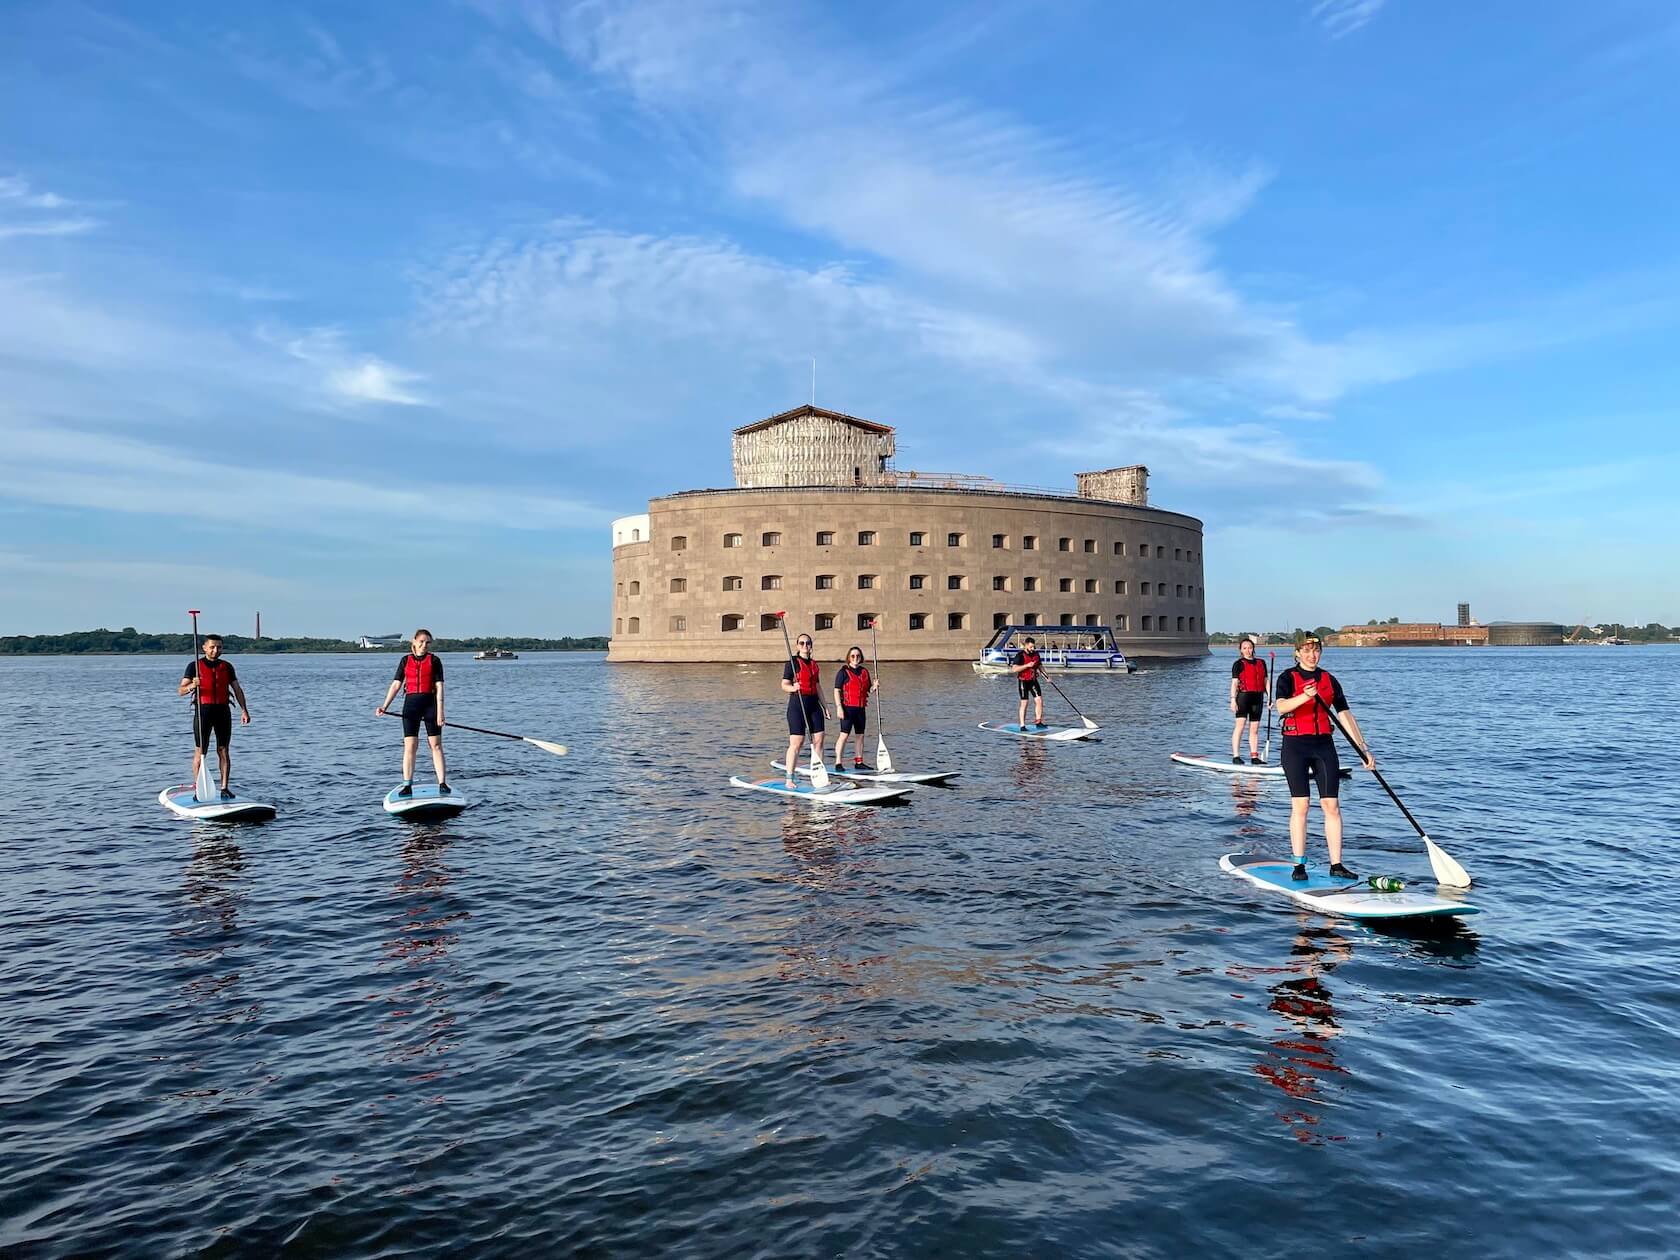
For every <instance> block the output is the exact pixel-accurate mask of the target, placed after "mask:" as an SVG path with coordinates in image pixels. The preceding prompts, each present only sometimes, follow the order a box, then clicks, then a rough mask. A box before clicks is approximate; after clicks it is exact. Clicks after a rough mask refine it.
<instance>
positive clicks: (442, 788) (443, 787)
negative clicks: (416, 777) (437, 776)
mask: <svg viewBox="0 0 1680 1260" xmlns="http://www.w3.org/2000/svg"><path fill="white" fill-rule="evenodd" d="M438 795H439V796H448V795H449V784H447V783H439V784H438Z"/></svg>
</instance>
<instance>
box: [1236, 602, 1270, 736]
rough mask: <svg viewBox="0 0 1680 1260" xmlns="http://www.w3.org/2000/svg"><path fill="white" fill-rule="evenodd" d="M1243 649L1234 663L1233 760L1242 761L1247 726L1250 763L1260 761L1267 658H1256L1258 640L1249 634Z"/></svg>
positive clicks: (1238, 646)
mask: <svg viewBox="0 0 1680 1260" xmlns="http://www.w3.org/2000/svg"><path fill="white" fill-rule="evenodd" d="M1237 651H1238V652H1239V653H1241V655H1239V656H1238V657H1237V659H1236V660H1235V661H1234V662H1233V663H1232V665H1231V712H1232V713H1234V714H1236V715H1237V724H1236V725H1235V726H1233V727H1232V728H1231V764H1232V765H1233V766H1240V765H1242V758H1241V757H1240V756H1238V755H1237V750H1238V749H1240V748H1241V747H1242V733H1243V727H1244V726H1247V727H1248V764H1249V765H1251V766H1257V765H1259V764H1260V719H1261V718H1262V717H1264V716H1265V715H1266V662H1265V661H1261V660H1256V659H1255V656H1254V640H1253V639H1251V638H1249V637H1248V636H1247V635H1246V634H1245V635H1244V636H1243V639H1242V642H1241V643H1239V644H1238V645H1237Z"/></svg>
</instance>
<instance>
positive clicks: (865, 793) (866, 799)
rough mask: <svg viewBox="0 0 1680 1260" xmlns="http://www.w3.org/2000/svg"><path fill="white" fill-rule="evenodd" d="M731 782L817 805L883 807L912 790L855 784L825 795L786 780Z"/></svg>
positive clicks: (807, 785)
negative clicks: (792, 784)
mask: <svg viewBox="0 0 1680 1260" xmlns="http://www.w3.org/2000/svg"><path fill="white" fill-rule="evenodd" d="M729 781H730V782H731V783H733V784H734V785H735V786H736V787H738V788H750V789H751V790H753V791H755V792H774V793H775V794H776V795H777V796H796V797H798V798H799V799H800V800H805V801H810V802H811V803H812V804H814V805H880V804H882V803H883V802H885V801H896V800H899V799H901V798H903V797H906V796H909V795H910V793H911V791H912V789H911V788H909V787H906V786H904V785H902V784H900V785H899V786H897V787H858V786H857V785H856V784H855V783H838V784H830V785H829V788H828V790H827V791H826V792H823V791H818V790H817V788H816V786H815V785H813V784H810V783H799V784H795V785H794V786H793V787H789V786H788V785H787V780H786V779H781V778H776V779H743V778H741V777H740V776H739V775H737V776H734V777H733V778H731V779H730V780H729Z"/></svg>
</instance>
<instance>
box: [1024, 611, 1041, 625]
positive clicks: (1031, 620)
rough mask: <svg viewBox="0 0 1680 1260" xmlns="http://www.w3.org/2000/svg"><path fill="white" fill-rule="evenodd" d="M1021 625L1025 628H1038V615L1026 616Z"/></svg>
mask: <svg viewBox="0 0 1680 1260" xmlns="http://www.w3.org/2000/svg"><path fill="white" fill-rule="evenodd" d="M1021 624H1022V625H1023V626H1036V625H1037V624H1038V614H1037V613H1028V614H1027V615H1026V616H1024V617H1022V618H1021Z"/></svg>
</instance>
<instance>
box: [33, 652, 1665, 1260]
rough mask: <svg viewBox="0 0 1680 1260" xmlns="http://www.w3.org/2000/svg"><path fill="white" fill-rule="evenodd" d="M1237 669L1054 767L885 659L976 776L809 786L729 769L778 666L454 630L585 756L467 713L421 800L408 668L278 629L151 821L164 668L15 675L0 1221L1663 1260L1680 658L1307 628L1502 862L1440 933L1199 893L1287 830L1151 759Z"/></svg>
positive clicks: (619, 1251)
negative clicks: (403, 725) (1352, 642)
mask: <svg viewBox="0 0 1680 1260" xmlns="http://www.w3.org/2000/svg"><path fill="white" fill-rule="evenodd" d="M823 646H824V647H830V646H833V645H827V644H825V645H823ZM841 646H843V645H841ZM830 657H831V658H832V653H830ZM1229 660H1230V656H1229V654H1228V653H1226V652H1219V653H1218V654H1216V655H1215V656H1214V657H1213V658H1210V659H1208V660H1204V661H1195V662H1188V663H1180V664H1171V663H1168V664H1148V665H1146V666H1145V671H1144V672H1142V673H1140V674H1138V675H1136V676H1134V677H1131V678H1110V677H1104V678H1081V679H1075V680H1073V681H1072V682H1071V683H1068V684H1066V685H1067V686H1068V687H1069V690H1070V693H1071V694H1072V695H1073V696H1074V698H1075V699H1076V701H1077V702H1078V703H1079V705H1080V707H1081V708H1083V709H1085V710H1086V711H1087V712H1090V713H1091V714H1093V716H1095V717H1096V718H1097V719H1098V720H1099V721H1101V722H1102V723H1103V724H1104V727H1105V730H1104V733H1103V737H1102V742H1101V743H1092V744H1090V745H1088V746H1077V745H1076V746H1065V747H1045V746H1041V745H1022V744H1021V743H1020V742H1018V741H1014V740H1006V739H1000V738H995V737H990V736H987V735H986V734H984V733H982V732H980V731H977V730H975V729H974V725H975V723H976V722H977V721H979V720H981V719H983V718H987V717H995V716H1000V715H1003V714H1005V713H1007V712H1009V711H1010V710H1011V709H1012V707H1013V706H1012V703H1011V700H1010V697H1011V690H1010V689H1009V685H1008V684H1007V683H1005V682H1002V681H998V680H987V679H980V678H977V677H975V676H974V675H973V674H972V673H971V672H970V671H969V670H968V669H967V667H966V666H917V667H911V666H905V667H898V668H895V667H892V666H890V665H889V666H888V668H887V671H886V680H885V681H886V692H885V701H886V706H887V707H886V717H887V720H888V729H889V738H890V739H891V741H892V744H893V748H894V754H895V757H896V759H897V760H898V761H899V762H900V763H902V764H903V765H904V766H905V767H906V768H910V767H915V766H927V767H940V768H945V767H950V766H953V765H955V766H959V767H960V768H961V769H962V771H963V777H962V778H960V779H959V780H957V782H956V785H955V786H954V787H953V788H951V789H949V790H941V789H924V790H921V791H919V792H917V793H916V794H915V796H914V797H913V799H912V800H911V801H910V802H909V804H907V805H905V806H903V807H901V808H893V809H883V810H878V811H867V812H857V813H841V814H823V813H816V812H813V811H812V810H811V809H810V808H809V807H808V806H800V805H797V804H788V803H785V802H782V801H780V800H777V799H774V798H770V797H763V798H758V797H754V796H752V795H750V794H744V793H738V792H732V791H731V790H729V789H728V788H727V786H726V781H727V779H728V776H729V775H730V774H732V773H751V772H756V771H760V770H766V769H767V766H768V762H769V760H770V758H771V756H772V755H773V754H774V753H775V752H776V751H777V750H778V748H779V745H780V742H781V740H782V738H783V734H782V732H783V729H784V728H783V727H782V725H781V723H782V717H781V715H782V703H781V698H780V695H779V693H778V692H777V689H776V679H777V677H778V674H777V671H776V670H775V668H774V667H770V666H753V667H736V666H728V667H686V666H611V667H609V666H607V665H606V664H604V663H603V662H602V661H601V660H600V659H599V658H598V657H591V656H579V655H575V654H566V655H558V654H557V655H552V656H550V655H531V654H527V655H525V656H524V657H523V659H521V660H519V661H515V662H507V663H497V664H488V663H485V664H474V663H473V662H472V661H470V659H468V658H467V657H466V656H465V655H461V656H457V657H450V658H449V659H448V664H449V668H450V684H451V697H450V706H449V708H450V715H451V717H453V718H455V719H456V720H459V721H462V722H473V723H478V724H482V725H486V726H492V727H499V728H502V729H513V730H518V731H522V732H528V733H531V734H535V735H539V736H546V737H550V738H556V739H560V740H563V741H564V742H566V743H568V744H570V745H571V747H572V748H573V749H574V755H573V756H572V757H570V758H567V759H565V760H563V761H557V760H554V759H551V758H548V757H546V756H545V755H544V754H542V753H540V752H537V751H535V750H533V749H530V748H528V747H525V746H522V745H514V744H507V743H503V742H501V741H494V740H487V739H480V738H478V737H474V736H468V735H464V734H458V735H452V736H451V737H450V751H451V756H452V770H451V777H452V778H453V779H454V780H455V781H456V782H458V783H459V784H460V785H461V786H462V788H463V789H464V790H466V791H467V792H469V793H471V794H472V796H473V799H474V801H475V806H474V808H473V809H471V810H469V811H468V812H467V813H466V814H464V815H462V816H461V817H460V818H458V819H456V820H454V821H452V822H449V823H446V824H441V825H435V826H430V827H411V826H405V825H403V824H401V823H397V822H395V821H393V820H391V819H388V818H386V817H385V816H384V815H383V814H382V813H381V812H380V811H379V808H378V805H379V798H380V796H381V795H382V793H383V792H384V791H385V790H386V789H387V788H388V787H389V786H390V785H391V783H392V782H393V781H394V779H395V770H396V766H397V746H396V740H395V735H396V730H395V723H389V724H385V723H381V722H379V721H377V720H376V719H375V718H374V717H373V716H372V708H373V705H374V703H375V702H376V701H377V699H378V697H379V696H380V694H381V693H382V690H383V686H384V683H385V681H386V680H387V679H388V678H389V676H390V669H391V664H390V658H389V657H385V656H381V657H379V658H378V659H374V660H370V659H367V658H364V657H355V656H337V657H334V656H322V657H307V658H269V657H260V658H259V657H251V658H246V659H245V660H243V661H241V662H240V664H241V675H242V677H243V679H244V681H245V684H246V687H247V689H248V691H249V693H250V696H251V700H252V703H253V706H254V710H255V714H256V723H255V724H254V725H253V726H251V727H250V728H247V729H245V730H241V731H239V732H238V733H237V734H236V737H235V739H236V752H237V762H236V776H235V777H236V781H237V785H238V786H239V787H240V788H241V789H242V790H244V791H246V792H247V793H249V794H253V795H260V796H262V797H265V798H267V799H272V800H274V801H276V802H277V803H278V804H279V805H280V807H281V811H282V812H281V816H280V818H279V819H278V820H277V821H276V822H274V823H270V824H267V825H265V826H260V827H252V828H247V829H241V830H222V829H215V828H207V827H194V826H193V825H192V824H188V823H185V822H181V821H179V820H175V819H172V818H170V817H169V816H168V815H166V814H165V812H164V811H163V810H162V808H161V807H159V806H158V805H157V803H156V801H155V799H154V798H155V796H156V794H157V792H158V789H159V788H161V787H163V786H165V785H167V784H170V783H175V782H180V781H183V780H184V779H185V778H186V773H187V771H186V765H187V763H186V756H185V754H186V752H187V737H186V730H187V716H186V710H185V706H184V705H183V704H182V703H181V702H178V701H175V700H174V699H173V698H172V696H173V690H174V683H175V678H176V677H177V676H178V675H179V672H180V667H181V663H180V662H179V661H176V660H174V659H172V658H171V659H164V658H156V657H151V658H143V657H119V658H98V659H88V658H63V657H58V658H44V659H21V660H15V659H8V660H0V729H4V731H5V732H6V740H7V746H8V750H9V755H8V757H7V770H6V773H5V774H4V775H3V776H0V821H3V824H4V830H3V832H0V837H3V840H4V848H5V856H6V874H5V879H4V882H3V885H0V888H3V890H4V891H3V892H0V909H3V912H4V913H3V916H0V923H3V924H4V937H3V940H4V948H3V949H0V1012H3V1021H4V1023H3V1028H4V1036H3V1037H0V1152H3V1155H0V1254H3V1255H5V1256H8V1257H10V1256H84V1255H109V1256H133V1257H157V1256H180V1255H199V1254H208V1255H265V1256H266V1255H288V1256H294V1255H295V1256H347V1255H379V1256H390V1257H422V1256H427V1257H429V1256H437V1257H445V1256H457V1255H474V1256H478V1255H491V1256H494V1255H514V1254H520V1255H524V1256H531V1255H587V1256H655V1255H660V1256H665V1255H671V1256H766V1257H769V1256H776V1257H781V1256H818V1255H844V1256H888V1257H912V1256H915V1257H921V1256H1010V1257H1014V1256H1040V1255H1042V1256H1049V1255H1078V1256H1104V1257H1108V1256H1113V1257H1121V1256H1182V1255H1186V1254H1196V1255H1231V1254H1239V1253H1240V1254H1243V1255H1246V1256H1297V1255H1319V1254H1324V1253H1326V1252H1328V1251H1330V1250H1332V1249H1347V1250H1350V1251H1351V1252H1353V1253H1354V1254H1358V1255H1396V1256H1398V1255H1413V1254H1417V1253H1418V1252H1420V1251H1422V1250H1424V1249H1428V1250H1429V1251H1430V1252H1432V1253H1433V1254H1434V1255H1435V1256H1438V1257H1451V1256H1505V1255H1509V1256H1518V1255H1521V1256H1533V1255H1561V1254H1573V1255H1595V1256H1610V1255H1663V1254H1672V1253H1673V1251H1674V1247H1675V1244H1674V1228H1675V1224H1676V1220H1677V1219H1680V1216H1677V1209H1680V1141H1677V1139H1680V1106H1677V1103H1676V1096H1677V1090H1676V1063H1677V1057H1680V1037H1677V1035H1676V1029H1677V1027H1680V979H1677V970H1680V969H1677V965H1676V964H1677V963H1680V951H1677V949H1676V946H1675V944H1674V923H1675V920H1674V910H1673V898H1672V896H1671V894H1670V893H1669V891H1668V885H1669V882H1670V881H1669V880H1668V879H1667V878H1666V873H1667V869H1668V862H1669V859H1670V857H1671V855H1672V853H1673V850H1674V846H1675V838H1676V827H1677V823H1676V820H1677V819H1680V787H1677V779H1676V776H1675V774H1674V772H1673V763H1672V758H1671V757H1670V756H1669V754H1668V752H1667V750H1666V748H1665V747H1664V743H1665V741H1664V740H1663V739H1662V734H1663V732H1664V731H1665V730H1666V729H1667V726H1668V724H1669V721H1670V719H1671V716H1672V714H1674V713H1675V712H1676V711H1680V669H1677V666H1680V651H1677V650H1675V649H1672V648H1654V647H1653V648H1644V647H1636V648H1624V649H1617V650H1610V651H1597V652H1587V651H1582V650H1579V649H1527V650H1524V649H1511V650H1505V649H1483V650H1478V651H1474V652H1441V651H1436V650H1405V649H1389V650H1385V651H1380V652H1378V651H1366V652H1354V651H1347V652H1336V651H1332V652H1331V653H1329V654H1328V658H1327V660H1326V662H1325V664H1326V667H1327V668H1329V669H1331V670H1333V671H1335V672H1336V673H1338V675H1339V676H1340V677H1341V678H1342V679H1343V681H1344V684H1345V685H1346V687H1347V690H1348V693H1349V695H1350V698H1351V699H1352V701H1353V704H1354V707H1355V710H1356V712H1357V713H1358V714H1359V716H1360V719H1361V721H1362V723H1363V725H1364V727H1365V729H1366V730H1367V732H1368V733H1369V734H1370V737H1371V739H1372V742H1373V744H1374V746H1375V748H1376V750H1377V753H1378V757H1379V761H1380V763H1381V764H1382V766H1383V767H1384V769H1385V770H1386V771H1387V772H1388V773H1389V776H1390V778H1391V781H1392V782H1394V784H1395V785H1396V787H1397V788H1398V789H1399V790H1400V791H1401V792H1402V794H1403V795H1404V796H1405V797H1406V799H1407V801H1408V803H1409V804H1411V805H1412V807H1413V809H1414V811H1415V812H1416V813H1417V814H1418V815H1419V816H1420V818H1422V819H1423V820H1424V821H1425V823H1426V824H1427V825H1428V826H1429V827H1430V830H1431V833H1432V834H1433V835H1435V836H1436V837H1437V838H1438V839H1440V840H1441V841H1442V842H1443V843H1444V844H1446V846H1447V847H1448V849H1449V850H1450V851H1451V852H1453V853H1454V854H1455V856H1457V857H1459V858H1460V859H1461V860H1462V861H1463V862H1464V863H1465V864H1466V865H1467V866H1468V867H1469V868H1470V870H1471V871H1472V873H1473V874H1474V875H1475V876H1476V880H1477V886H1476V888H1475V890H1474V893H1473V899H1474V900H1475V901H1476V902H1477V903H1478V904H1479V905H1481V906H1482V907H1483V909H1484V911H1485V913H1483V914H1482V915H1480V916H1479V917H1476V918H1474V919H1472V920H1470V921H1469V922H1468V924H1467V926H1466V927H1465V928H1464V929H1462V930H1458V931H1452V932H1447V933H1445V934H1441V933H1435V934H1427V935H1403V934H1378V933H1375V932H1372V931H1369V930H1365V929H1361V928H1359V927H1356V926H1353V925H1351V924H1347V923H1340V922H1334V921H1330V920H1326V919H1323V918H1318V917H1315V916H1313V915H1310V914H1306V913H1304V912H1298V911H1296V910H1295V909H1293V908H1292V907H1290V906H1289V905H1288V904H1287V903H1285V902H1282V901H1281V900H1280V899H1271V898H1268V897H1266V895H1265V894H1263V893H1261V892H1259V891H1258V890H1251V889H1250V888H1248V887H1246V886H1243V885H1239V884H1236V883H1234V882H1233V881H1232V880H1231V878H1230V877H1228V876H1225V875H1222V874H1221V873H1220V872H1219V871H1218V870H1217V867H1216V862H1217V859H1218V857H1219V855H1220V854H1221V853H1224V852H1229V851H1233V850H1246V849H1260V850H1266V851H1279V850H1281V848H1282V847H1283V844H1284V840H1283V836H1284V827H1285V819H1286V813H1287V806H1286V801H1285V799H1284V796H1283V794H1282V790H1281V785H1278V784H1275V783H1259V782H1254V781H1247V780H1236V781H1232V780H1229V779H1227V778H1225V777H1223V776H1218V775H1212V774H1203V773H1198V772H1195V771H1190V770H1185V769H1181V768H1178V767H1174V766H1172V765H1170V764H1169V763H1168V760H1167V755H1168V753H1170V752H1172V751H1175V750H1185V751H1200V752H1209V751H1211V752H1216V753H1217V752H1219V751H1220V750H1221V749H1223V748H1224V747H1226V740H1227V739H1228V733H1229V725H1228V721H1227V717H1226V713H1225V709H1224V697H1225V688H1226V683H1227V678H1228V668H1229ZM1051 699H1052V700H1054V696H1053V695H1052V697H1051ZM1052 707H1054V706H1052ZM1345 800H1346V809H1347V812H1348V819H1349V854H1350V856H1349V861H1350V862H1352V863H1354V864H1355V865H1356V868H1357V869H1359V870H1361V871H1362V872H1364V871H1372V872H1375V871H1385V872H1395V873H1402V874H1406V875H1409V876H1422V875H1424V874H1426V872H1427V866H1426V863H1425V861H1424V859H1423V857H1422V854H1421V852H1420V849H1419V846H1418V844H1417V843H1416V841H1415V839H1414V837H1413V836H1412V835H1411V833H1410V831H1409V829H1408V828H1407V827H1406V825H1405V822H1404V820H1403V819H1402V818H1401V817H1400V816H1399V815H1398V813H1397V812H1396V811H1395V810H1394V809H1393V807H1392V806H1391V805H1390V804H1389V803H1388V802H1387V800H1386V798H1384V797H1383V796H1382V795H1381V793H1380V791H1379V790H1378V789H1377V788H1376V786H1375V784H1373V783H1372V782H1370V781H1369V780H1368V779H1365V778H1360V779H1356V780H1355V781H1354V782H1353V784H1352V785H1351V786H1350V787H1349V788H1348V789H1347V793H1346V797H1345ZM1315 838H1316V835H1315Z"/></svg>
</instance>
